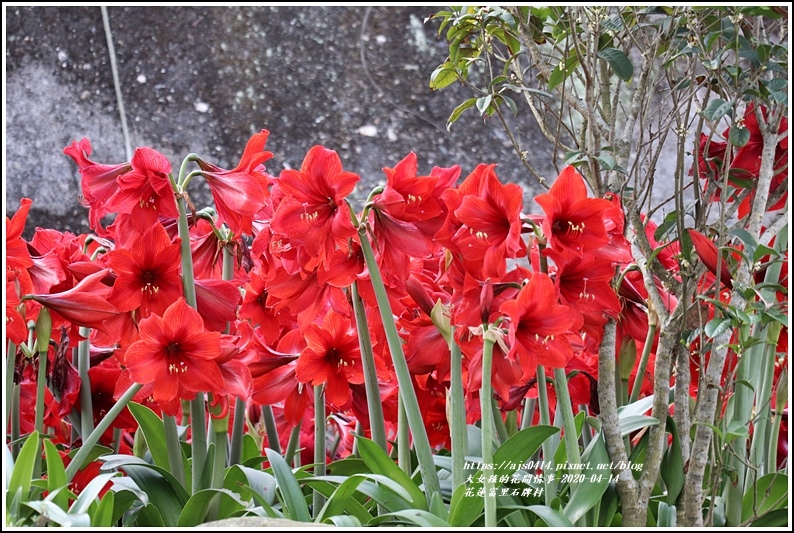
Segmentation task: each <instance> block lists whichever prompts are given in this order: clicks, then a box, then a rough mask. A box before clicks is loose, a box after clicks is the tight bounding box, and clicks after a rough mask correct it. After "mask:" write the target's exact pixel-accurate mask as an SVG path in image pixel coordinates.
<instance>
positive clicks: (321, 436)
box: [312, 385, 326, 518]
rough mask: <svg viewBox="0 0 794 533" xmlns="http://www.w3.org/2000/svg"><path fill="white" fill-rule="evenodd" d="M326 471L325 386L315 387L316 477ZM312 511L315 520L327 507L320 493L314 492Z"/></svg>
mask: <svg viewBox="0 0 794 533" xmlns="http://www.w3.org/2000/svg"><path fill="white" fill-rule="evenodd" d="M325 473H326V469H325V395H324V394H323V386H322V385H315V386H314V475H315V476H324V475H325ZM312 502H313V505H312V511H313V515H314V518H317V516H319V514H320V510H321V509H322V508H323V505H325V497H324V496H323V495H322V494H320V493H319V492H318V491H316V490H315V491H314V498H313V500H312Z"/></svg>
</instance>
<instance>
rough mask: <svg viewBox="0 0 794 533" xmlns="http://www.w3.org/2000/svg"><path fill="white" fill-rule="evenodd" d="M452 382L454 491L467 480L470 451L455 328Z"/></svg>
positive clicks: (450, 346)
mask: <svg viewBox="0 0 794 533" xmlns="http://www.w3.org/2000/svg"><path fill="white" fill-rule="evenodd" d="M449 353H450V357H451V362H450V371H449V373H450V378H449V379H450V384H449V404H448V406H449V407H448V408H449V412H450V421H449V427H450V433H451V438H452V493H453V494H454V493H455V489H457V488H458V487H459V486H460V485H462V484H463V483H464V482H465V479H466V476H465V472H464V466H465V465H466V454H468V453H469V444H468V438H467V435H466V403H465V400H464V397H463V357H462V356H461V353H460V346H458V343H457V342H455V330H454V329H453V330H452V335H450V342H449Z"/></svg>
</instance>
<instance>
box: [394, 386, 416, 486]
mask: <svg viewBox="0 0 794 533" xmlns="http://www.w3.org/2000/svg"><path fill="white" fill-rule="evenodd" d="M404 402H405V400H404V399H403V395H402V392H400V393H399V394H398V395H397V464H398V465H399V466H400V468H401V469H402V471H403V472H405V473H406V474H408V475H409V476H410V475H411V474H413V471H414V469H413V467H412V465H411V433H410V428H409V427H408V426H409V425H408V418H407V416H406V413H405V403H404Z"/></svg>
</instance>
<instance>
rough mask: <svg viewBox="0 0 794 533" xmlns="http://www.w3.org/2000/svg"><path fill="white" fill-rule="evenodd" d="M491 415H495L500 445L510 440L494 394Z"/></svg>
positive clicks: (494, 420)
mask: <svg viewBox="0 0 794 533" xmlns="http://www.w3.org/2000/svg"><path fill="white" fill-rule="evenodd" d="M492 364H493V363H492ZM491 413H492V414H493V423H494V428H495V429H496V436H497V437H498V443H499V444H501V443H503V442H504V441H506V440H507V439H508V438H510V435H508V433H507V426H506V425H505V421H504V420H502V412H501V410H500V409H499V404H498V403H496V398H494V397H493V394H491Z"/></svg>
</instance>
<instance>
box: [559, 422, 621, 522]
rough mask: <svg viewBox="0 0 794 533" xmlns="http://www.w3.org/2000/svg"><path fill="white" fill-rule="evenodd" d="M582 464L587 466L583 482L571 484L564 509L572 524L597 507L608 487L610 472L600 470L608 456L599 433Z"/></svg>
mask: <svg viewBox="0 0 794 533" xmlns="http://www.w3.org/2000/svg"><path fill="white" fill-rule="evenodd" d="M582 463H583V464H586V465H587V467H586V468H584V469H582V475H584V481H581V482H576V483H572V485H573V490H572V492H571V499H570V500H568V504H567V505H566V506H565V509H564V513H565V516H566V518H568V520H570V521H571V522H572V523H573V522H576V521H577V520H579V519H580V518H582V517H583V516H584V515H585V513H586V512H587V511H589V510H590V509H592V508H593V507H595V506H596V505H598V503H599V502H600V501H601V498H602V497H603V495H604V493H605V492H606V490H607V487H608V486H609V478H610V477H611V476H612V472H611V471H610V470H609V468H601V467H602V466H603V465H604V464H608V463H609V454H607V448H606V446H605V445H604V439H603V437H602V436H601V434H600V433H599V434H598V435H596V437H595V438H594V439H593V440H592V441H590V444H589V445H588V446H587V449H586V450H585V451H584V453H583V454H582ZM549 525H551V524H549Z"/></svg>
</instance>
